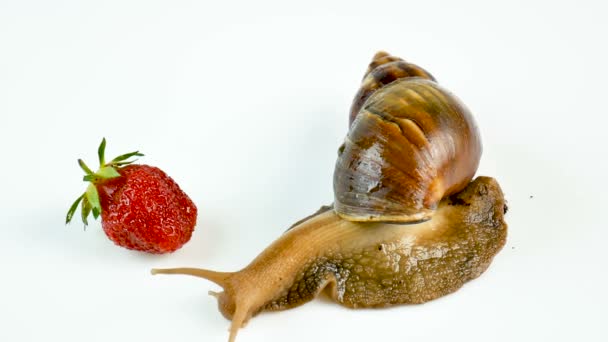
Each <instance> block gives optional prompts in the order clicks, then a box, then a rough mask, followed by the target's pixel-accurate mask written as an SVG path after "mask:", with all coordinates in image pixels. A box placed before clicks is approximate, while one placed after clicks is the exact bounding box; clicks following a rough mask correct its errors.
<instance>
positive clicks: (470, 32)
mask: <svg viewBox="0 0 608 342" xmlns="http://www.w3.org/2000/svg"><path fill="white" fill-rule="evenodd" d="M304 3H306V5H305V6H304V5H303V4H302V5H287V4H281V3H267V2H262V1H251V2H247V3H245V2H243V3H231V4H220V2H217V1H214V2H204V1H166V2H160V1H53V2H50V1H0V153H1V155H2V160H3V161H2V169H1V171H0V172H1V176H2V196H0V208H1V209H0V220H1V221H0V222H1V224H0V227H1V229H2V236H1V238H0V239H1V240H0V241H2V242H1V245H0V257H1V259H0V260H2V268H3V275H2V280H1V281H0V303H1V304H0V316H1V317H0V326H1V328H0V340H1V341H42V340H48V341H136V340H147V341H166V340H169V339H171V340H174V341H182V342H186V341H199V342H200V341H226V340H227V337H228V334H227V331H226V330H227V328H228V325H229V322H228V321H227V320H225V319H224V318H223V317H222V316H221V315H220V314H219V312H218V311H217V309H216V303H215V300H214V299H213V298H212V297H210V296H208V295H207V291H208V290H210V289H217V287H216V286H215V285H213V284H211V283H209V282H206V281H204V280H200V279H195V278H188V277H160V276H158V277H152V276H150V275H149V269H150V268H152V267H169V266H201V267H209V268H212V269H218V270H235V269H238V268H240V267H242V266H244V265H246V264H247V263H248V262H249V261H250V260H251V259H252V258H253V257H254V256H255V255H257V253H259V252H260V251H261V250H262V249H263V248H264V247H265V246H266V245H267V244H268V243H270V242H271V241H272V240H274V239H275V238H276V237H278V236H279V235H280V234H281V233H282V232H283V231H284V229H285V228H286V227H287V226H289V225H290V224H291V223H292V222H294V221H296V220H297V219H299V218H301V217H303V216H304V215H307V214H309V213H310V212H312V211H313V210H315V209H317V208H318V207H319V206H320V205H321V204H327V203H330V202H331V201H332V190H331V189H332V188H331V180H332V172H333V166H334V161H335V157H336V150H337V148H338V146H339V144H340V142H341V140H342V139H343V137H344V135H345V134H346V130H347V112H348V109H349V106H350V101H351V98H352V96H353V95H354V93H355V91H356V89H357V86H358V83H359V81H360V78H361V76H362V73H363V71H364V70H365V68H366V66H367V63H368V62H369V59H370V58H371V56H372V55H373V53H374V52H375V51H376V50H379V49H384V50H387V51H389V52H391V53H393V54H395V55H399V56H403V57H404V58H406V59H407V60H409V61H412V62H414V63H417V64H419V65H421V66H423V67H424V68H426V69H427V70H429V71H430V72H431V73H433V74H434V75H435V76H436V77H437V78H438V80H439V81H440V83H441V84H442V85H443V86H445V87H447V88H448V89H450V90H452V91H453V92H454V93H456V94H457V95H458V96H459V97H460V98H461V99H462V100H463V101H464V102H465V103H466V104H467V105H468V106H469V107H470V109H471V110H472V111H473V112H474V114H475V116H476V119H477V122H478V124H479V126H480V128H481V132H482V135H483V143H484V155H483V158H482V162H481V166H480V170H479V173H480V174H484V175H491V176H494V177H496V178H497V179H498V180H499V181H500V183H501V185H502V187H503V189H504V191H505V193H506V196H507V198H508V201H509V207H510V211H509V213H508V216H507V220H508V223H509V225H510V228H509V229H510V231H509V239H508V243H507V245H506V246H505V248H504V250H503V251H502V252H501V253H500V254H499V255H498V256H497V257H496V259H495V261H494V263H493V265H492V266H491V267H490V269H489V270H488V272H486V273H485V274H484V275H483V276H482V277H480V278H479V279H477V280H475V281H473V282H471V283H469V284H467V285H466V286H465V287H464V288H462V289H461V290H460V291H458V292H457V293H455V294H453V295H450V296H447V297H444V298H442V299H439V300H436V301H434V302H431V303H428V304H425V305H419V306H400V307H395V308H392V309H387V310H359V311H353V310H348V309H344V308H342V307H340V306H338V305H335V304H333V303H330V302H328V301H327V300H321V301H319V300H317V301H314V302H312V303H309V304H306V305H304V306H302V307H300V308H297V309H294V310H289V311H286V312H281V313H272V314H266V313H265V314H261V315H259V316H257V317H255V318H254V319H253V320H252V321H251V322H250V324H249V325H248V326H247V327H246V328H245V329H242V330H241V331H240V333H239V336H238V341H241V342H253V341H284V340H289V341H310V340H322V341H347V340H348V341H382V340H390V341H414V340H419V339H424V340H425V341H446V340H450V341H453V340H456V341H487V340H493V341H534V340H538V341H548V340H552V341H571V340H573V339H576V340H584V341H606V340H607V339H608V334H607V332H606V328H605V327H604V326H603V325H604V324H605V319H606V316H605V314H606V307H607V306H608V300H607V296H606V288H607V286H608V282H607V280H606V270H607V260H608V259H607V257H606V241H607V240H608V233H607V228H608V227H607V224H606V219H605V217H604V216H603V214H604V213H605V211H606V208H605V205H606V195H605V194H606V190H608V188H607V186H606V182H605V177H606V173H607V172H608V164H607V161H606V152H605V150H606V147H608V143H606V138H605V137H602V135H603V133H604V132H605V127H606V124H607V122H606V116H607V115H608V112H607V110H606V108H607V105H606V95H605V89H606V86H605V80H606V79H607V77H608V72H607V71H608V68H607V67H606V60H607V59H608V53H607V50H606V33H607V32H608V25H607V23H606V19H605V15H606V13H607V11H606V7H605V5H604V2H601V1H595V2H592V1H572V2H565V1H562V2H556V1H536V2H528V1H509V2H505V3H503V4H500V3H492V4H490V3H489V2H486V1H479V2H470V1H454V2H450V4H448V3H447V2H446V3H439V2H433V1H430V2H429V1H416V2H409V3H408V2H406V1H395V2H391V3H389V2H386V3H381V2H373V3H372V2H368V3H361V4H354V3H351V2H348V3H347V2H344V3H335V4H329V3H327V2H326V1H323V2H320V3H317V2H315V1H313V2H310V1H306V2H304ZM102 136H105V137H106V138H108V154H109V155H115V154H118V153H122V152H126V151H130V150H133V149H140V150H141V151H143V152H144V153H146V157H144V158H143V159H142V160H141V161H142V162H145V163H148V164H152V165H157V166H160V167H162V168H163V169H165V171H167V172H168V173H169V174H170V175H171V176H172V177H173V178H174V179H175V180H177V181H178V183H179V184H180V185H181V186H182V188H183V189H185V190H186V191H187V192H188V193H189V194H190V196H191V197H192V199H193V200H194V201H195V202H196V203H197V205H198V207H199V212H200V215H199V225H198V227H197V230H196V232H195V234H194V236H193V238H192V240H191V242H190V243H189V244H187V245H186V246H185V247H184V248H183V249H181V250H179V251H178V252H176V253H174V254H172V255H166V256H148V255H142V254H139V253H136V252H131V251H127V250H124V249H121V248H118V247H115V246H114V245H113V244H112V243H111V242H110V241H109V240H107V239H106V238H105V236H104V235H103V232H102V231H101V229H100V226H99V223H97V222H96V223H94V224H92V225H91V226H90V227H89V228H88V229H87V231H83V229H82V226H81V225H80V224H78V223H76V224H72V225H70V226H67V227H66V226H64V224H63V220H64V214H65V211H66V210H67V208H68V207H69V205H70V204H71V202H72V201H73V199H74V198H75V197H76V196H77V195H79V194H80V193H81V192H82V191H84V188H85V184H83V183H82V182H80V178H81V176H82V174H81V171H80V169H79V168H78V166H77V165H76V158H78V157H83V158H84V159H85V160H86V161H88V162H89V164H95V157H96V154H95V151H96V148H97V144H98V143H99V141H100V139H101V137H102ZM532 196H533V197H532Z"/></svg>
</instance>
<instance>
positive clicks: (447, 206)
mask: <svg viewBox="0 0 608 342" xmlns="http://www.w3.org/2000/svg"><path fill="white" fill-rule="evenodd" d="M505 208H506V207H505V201H504V197H503V194H502V191H501V189H500V187H499V185H498V183H497V182H496V181H495V180H494V179H493V178H489V177H478V178H477V179H476V180H475V181H473V182H471V183H470V184H469V185H468V186H467V187H466V188H465V189H464V190H463V191H462V192H460V193H458V194H456V195H454V196H452V197H448V198H445V199H444V200H443V201H442V202H441V203H440V205H439V207H438V209H437V211H436V212H435V215H434V216H433V219H432V220H429V221H425V222H422V223H418V224H411V225H395V224H388V223H360V222H351V221H347V220H344V219H342V218H341V217H340V216H338V215H336V214H335V212H334V211H333V210H331V208H330V207H326V208H325V209H324V210H321V211H320V212H318V213H317V214H316V215H313V216H311V217H309V218H308V219H307V220H305V221H304V222H301V223H299V224H297V225H296V226H294V227H293V228H292V229H289V230H288V231H287V232H286V233H285V234H283V235H282V236H281V237H280V238H279V239H278V240H276V241H275V242H274V243H272V244H271V245H270V246H269V247H267V248H266V249H265V250H264V251H263V252H262V253H261V254H260V255H259V256H258V257H257V258H256V259H255V260H253V261H252V262H251V263H250V264H249V265H248V266H247V267H245V268H244V269H242V270H241V271H238V272H233V273H229V272H213V271H208V270H204V269H193V268H177V269H165V270H153V273H154V274H158V273H165V274H188V275H193V276H198V277H202V278H206V279H209V280H211V281H214V282H216V283H217V284H218V285H220V286H222V288H223V292H220V293H213V292H211V294H213V295H215V296H216V297H217V298H218V306H219V309H220V311H221V313H222V314H223V315H224V316H225V317H226V318H227V319H231V320H232V326H231V329H230V331H231V333H230V339H229V341H231V342H232V341H234V338H235V336H236V332H237V330H238V329H239V328H240V327H242V326H243V325H244V324H245V323H246V322H247V321H248V320H249V318H251V317H252V316H254V315H255V314H257V313H259V312H261V311H272V310H284V309H289V308H293V307H296V306H298V305H301V304H304V303H306V302H308V301H310V300H312V299H313V298H315V297H316V296H317V295H318V294H319V293H321V292H322V291H324V290H325V291H326V292H327V293H328V294H329V296H330V297H331V298H332V299H333V300H334V301H336V302H337V303H340V304H342V305H344V306H347V307H350V308H361V307H384V306H389V305H394V304H403V303H424V302H426V301H429V300H432V299H435V298H437V297H440V296H443V295H446V294H449V293H451V292H454V291H456V290H457V289H459V288H460V287H461V286H462V285H463V284H464V283H465V282H467V281H468V280H471V279H474V278H476V277H477V276H479V275H480V274H481V273H482V272H483V271H485V270H486V268H487V267H488V266H489V265H490V262H491V261H492V259H493V257H494V255H496V253H498V251H500V249H501V248H502V247H503V245H504V243H505V240H506V235H507V225H506V223H505V222H504V212H505Z"/></svg>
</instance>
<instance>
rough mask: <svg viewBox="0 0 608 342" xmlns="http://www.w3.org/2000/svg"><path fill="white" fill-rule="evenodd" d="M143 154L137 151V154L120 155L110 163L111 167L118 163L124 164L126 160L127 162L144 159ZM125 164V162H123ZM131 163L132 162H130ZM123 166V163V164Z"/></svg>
mask: <svg viewBox="0 0 608 342" xmlns="http://www.w3.org/2000/svg"><path fill="white" fill-rule="evenodd" d="M143 156H144V155H143V153H139V151H135V152H130V153H125V154H123V155H120V156H118V157H116V158H114V159H112V161H111V162H110V164H109V165H116V164H118V163H121V162H123V161H124V160H127V159H129V158H131V157H143ZM123 163H124V162H123ZM129 163H131V162H129ZM121 164H122V163H121Z"/></svg>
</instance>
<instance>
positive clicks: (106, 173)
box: [95, 166, 120, 179]
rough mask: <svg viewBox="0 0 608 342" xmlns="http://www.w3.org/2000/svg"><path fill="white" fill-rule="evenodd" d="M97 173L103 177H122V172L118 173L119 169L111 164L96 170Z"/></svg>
mask: <svg viewBox="0 0 608 342" xmlns="http://www.w3.org/2000/svg"><path fill="white" fill-rule="evenodd" d="M95 175H97V176H99V177H101V178H103V179H110V178H116V177H120V173H118V171H116V169H115V168H113V167H111V166H104V167H102V168H101V169H99V170H97V172H95Z"/></svg>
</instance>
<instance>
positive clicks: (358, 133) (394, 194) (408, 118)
mask: <svg viewBox="0 0 608 342" xmlns="http://www.w3.org/2000/svg"><path fill="white" fill-rule="evenodd" d="M377 59H382V60H383V61H385V63H380V65H379V66H375V67H372V66H374V65H375V64H378V63H377ZM400 63H405V62H403V61H402V60H400V59H395V57H392V56H388V55H386V54H385V53H379V54H377V55H376V56H375V57H374V61H373V62H372V64H370V69H371V70H368V73H367V76H366V77H364V80H363V84H362V90H359V92H358V94H357V96H356V97H355V100H354V102H353V109H357V113H356V115H354V120H353V121H352V123H351V126H350V131H349V133H348V135H347V137H346V139H345V142H344V144H343V145H342V146H341V147H340V149H339V156H338V160H337V162H336V167H335V171H334V195H335V202H334V205H335V210H336V212H337V213H338V215H340V216H341V217H342V218H344V219H347V220H351V221H378V222H393V223H410V222H416V221H422V220H427V219H429V218H430V217H431V216H432V214H433V212H434V210H435V209H436V207H437V204H438V202H439V201H440V200H441V199H442V198H443V197H445V196H448V195H450V194H453V193H456V192H458V191H460V190H462V189H463V188H464V187H465V186H466V185H467V184H468V183H469V182H470V180H471V179H472V177H473V176H474V175H475V172H476V171H477V167H478V165H479V159H480V157H481V150H482V147H481V140H480V137H479V133H478V130H477V127H476V125H475V122H474V121H473V117H472V116H471V114H470V113H469V111H468V110H467V108H466V107H465V106H464V105H463V104H462V103H461V102H460V101H459V100H458V99H457V98H456V97H455V96H454V95H452V94H451V93H449V92H448V91H446V90H445V89H443V88H441V87H440V86H439V85H438V84H437V83H436V82H435V81H434V78H433V77H432V76H431V75H430V74H429V73H428V72H426V71H424V70H423V69H421V68H419V67H416V66H413V67H411V68H410V69H411V70H414V71H412V72H402V71H403V70H405V69H406V68H402V67H400V66H399V65H401V64H400ZM405 64H407V63H405ZM378 70H381V72H379V71H378ZM390 71H392V72H394V73H395V74H393V75H392V76H390V77H388V76H385V77H384V78H382V79H378V78H377V77H376V76H377V75H379V74H385V73H390ZM391 79H392V81H391V82H388V83H387V84H384V83H385V81H388V80H391ZM383 80H385V81H383ZM362 99H364V100H363V103H360V102H361V101H362Z"/></svg>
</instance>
